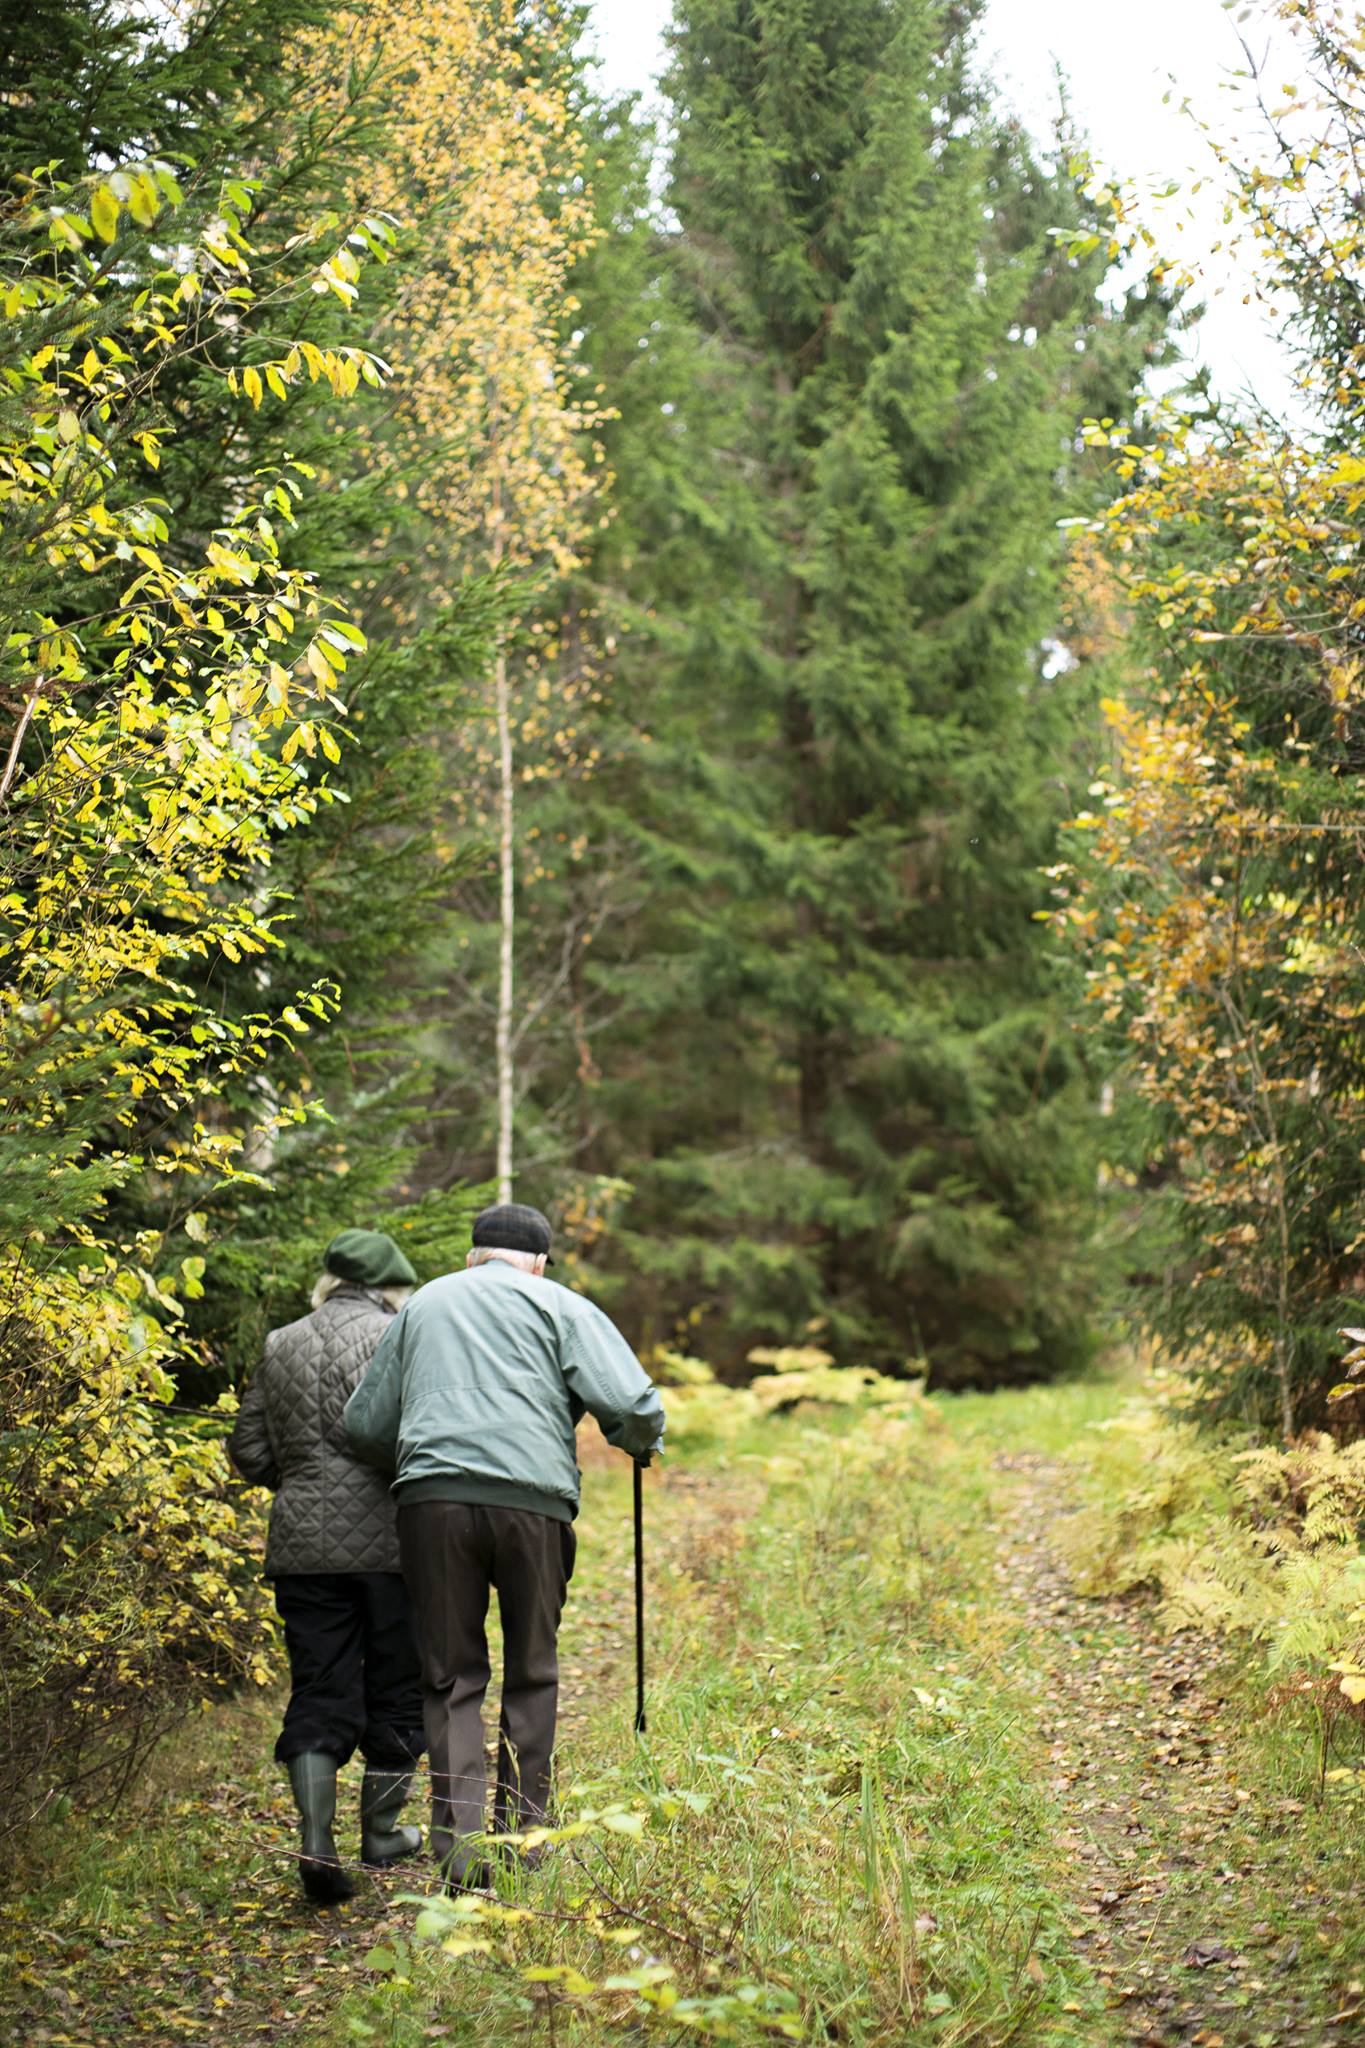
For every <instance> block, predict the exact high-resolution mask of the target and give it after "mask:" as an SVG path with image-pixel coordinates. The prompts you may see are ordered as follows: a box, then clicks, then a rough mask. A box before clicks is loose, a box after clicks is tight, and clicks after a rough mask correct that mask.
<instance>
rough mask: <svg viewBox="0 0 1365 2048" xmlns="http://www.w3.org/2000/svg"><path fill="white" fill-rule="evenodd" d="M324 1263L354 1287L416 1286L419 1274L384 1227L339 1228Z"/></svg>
mask: <svg viewBox="0 0 1365 2048" xmlns="http://www.w3.org/2000/svg"><path fill="white" fill-rule="evenodd" d="M322 1263H323V1265H324V1266H325V1267H326V1268H327V1271H328V1272H329V1273H335V1274H336V1276H337V1279H338V1280H349V1281H350V1282H351V1284H352V1286H353V1287H415V1286H416V1285H417V1275H416V1274H415V1273H414V1272H413V1270H412V1267H411V1265H410V1264H409V1263H408V1261H407V1259H406V1258H404V1256H403V1254H402V1252H400V1251H399V1249H398V1246H397V1245H396V1244H395V1243H394V1241H393V1239H392V1238H391V1237H389V1236H387V1235H386V1233H385V1232H384V1231H382V1230H339V1231H338V1232H337V1234H336V1236H335V1237H334V1238H333V1239H332V1242H331V1243H330V1244H329V1245H328V1247H327V1250H326V1253H325V1254H324V1257H323V1261H322Z"/></svg>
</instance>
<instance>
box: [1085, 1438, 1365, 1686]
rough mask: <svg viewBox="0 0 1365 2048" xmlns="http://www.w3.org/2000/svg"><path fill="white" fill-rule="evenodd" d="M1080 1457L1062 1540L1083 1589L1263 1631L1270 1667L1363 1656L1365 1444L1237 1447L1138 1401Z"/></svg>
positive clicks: (1180, 1618) (1309, 1666)
mask: <svg viewBox="0 0 1365 2048" xmlns="http://www.w3.org/2000/svg"><path fill="white" fill-rule="evenodd" d="M1077 1461H1078V1463H1079V1465H1080V1469H1081V1477H1082V1484H1083V1486H1084V1489H1085V1491H1086V1493H1087V1494H1088V1496H1089V1502H1088V1505H1087V1506H1086V1507H1085V1508H1083V1509H1082V1510H1081V1512H1080V1513H1078V1514H1077V1515H1075V1516H1073V1517H1071V1518H1070V1520H1069V1524H1068V1525H1066V1526H1065V1529H1064V1541H1065V1543H1066V1547H1067V1551H1068V1554H1069V1557H1070V1561H1071V1564H1072V1567H1073V1571H1074V1573H1075V1576H1076V1579H1077V1583H1078V1584H1079V1586H1080V1587H1081V1590H1082V1591H1085V1592H1092V1593H1115V1592H1120V1593H1122V1592H1128V1591H1131V1590H1133V1589H1135V1588H1137V1587H1139V1586H1147V1587H1149V1588H1151V1589H1152V1590H1153V1591H1155V1592H1156V1593H1157V1594H1158V1595H1159V1598H1160V1602H1161V1614H1162V1619H1163V1621H1164V1623H1165V1625H1166V1626H1167V1627H1169V1628H1171V1629H1179V1628H1199V1629H1207V1630H1211V1631H1214V1632H1217V1633H1220V1634H1240V1635H1243V1636H1246V1637H1248V1638H1250V1639H1252V1640H1254V1641H1260V1642H1268V1643H1269V1645H1270V1648H1269V1652H1268V1657H1267V1668H1268V1670H1269V1671H1271V1672H1282V1671H1286V1670H1300V1671H1302V1670H1307V1671H1310V1672H1313V1673H1315V1674H1317V1675H1319V1676H1321V1677H1323V1678H1329V1674H1331V1673H1333V1672H1334V1671H1336V1672H1340V1671H1343V1670H1348V1671H1349V1670H1355V1669H1356V1668H1357V1667H1358V1666H1359V1665H1360V1664H1361V1661H1362V1659H1363V1658H1365V1604H1362V1603H1363V1602H1365V1557H1363V1556H1362V1554H1361V1537H1362V1532H1363V1531H1365V1443H1356V1444H1350V1445H1345V1446H1343V1445H1340V1444H1337V1443H1335V1442H1334V1441H1333V1440H1332V1438H1331V1437H1328V1436H1323V1435H1310V1436H1305V1437H1303V1438H1301V1439H1299V1440H1298V1441H1297V1442H1295V1443H1293V1444H1291V1445H1290V1446H1289V1447H1288V1448H1287V1449H1285V1450H1276V1449H1274V1448H1272V1447H1269V1446H1261V1447H1259V1448H1257V1449H1254V1450H1238V1449H1237V1448H1236V1447H1235V1446H1234V1445H1232V1444H1230V1443H1227V1442H1226V1441H1219V1440H1218V1439H1217V1438H1212V1437H1210V1436H1209V1435H1208V1434H1207V1433H1206V1432H1203V1431H1199V1430H1196V1429H1194V1428H1193V1427H1192V1426H1191V1425H1190V1424H1188V1423H1185V1422H1181V1421H1178V1420H1177V1419H1175V1418H1174V1417H1173V1416H1171V1415H1170V1414H1169V1413H1168V1412H1167V1411H1166V1410H1165V1409H1163V1408H1162V1407H1161V1406H1160V1405H1159V1403H1157V1402H1156V1401H1152V1400H1147V1401H1141V1402H1137V1403H1133V1404H1130V1406H1129V1407H1128V1408H1127V1409H1125V1411H1124V1413H1123V1414H1122V1415H1121V1416H1120V1417H1119V1418H1117V1420H1116V1421H1114V1422H1112V1423H1109V1424H1104V1425H1101V1427H1100V1428H1099V1429H1098V1430H1096V1431H1094V1432H1092V1433H1091V1436H1090V1438H1089V1440H1088V1441H1087V1443H1086V1445H1085V1447H1084V1449H1083V1450H1081V1451H1080V1452H1078V1453H1077ZM1348 1697H1349V1695H1348Z"/></svg>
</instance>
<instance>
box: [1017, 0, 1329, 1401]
mask: <svg viewBox="0 0 1365 2048" xmlns="http://www.w3.org/2000/svg"><path fill="white" fill-rule="evenodd" d="M1277 11H1278V13H1279V14H1280V15H1281V17H1282V18H1283V19H1284V20H1285V21H1286V22H1287V23H1289V24H1290V26H1291V27H1292V29H1293V32H1294V35H1295V37H1296V39H1297V42H1298V45H1299V48H1300V50H1301V54H1302V61H1303V67H1304V69H1303V83H1302V84H1301V85H1300V86H1298V87H1296V88H1295V89H1294V91H1293V92H1291V93H1289V94H1288V95H1287V97H1285V98H1283V99H1282V97H1281V96H1280V95H1278V94H1277V95H1276V97H1275V99H1274V101H1273V102H1272V101H1268V100H1266V99H1264V98H1260V97H1259V95H1260V93H1261V90H1262V86H1261V81H1260V80H1259V79H1258V78H1256V77H1255V76H1254V75H1252V76H1251V77H1250V79H1249V81H1248V92H1249V93H1250V94H1251V95H1252V97H1253V101H1254V102H1255V101H1257V100H1258V103H1259V114H1260V116H1261V118H1262V119H1263V122H1264V128H1263V135H1262V139H1263V141H1264V144H1265V147H1264V152H1263V153H1259V152H1258V154H1257V155H1256V156H1255V157H1254V158H1253V159H1252V160H1250V161H1249V162H1246V163H1244V162H1241V161H1240V160H1234V159H1233V157H1232V156H1231V154H1230V153H1229V152H1228V151H1227V150H1226V149H1225V150H1223V151H1222V152H1221V154H1222V161H1223V167H1224V170H1225V173H1226V176H1227V180H1228V185H1229V192H1230V214H1231V217H1232V218H1233V219H1234V221H1235V222H1236V223H1237V226H1236V229H1235V232H1238V233H1240V234H1241V235H1242V236H1243V238H1244V239H1245V240H1246V241H1247V243H1248V244H1249V246H1250V248H1251V249H1252V251H1253V252H1254V254H1255V258H1256V261H1257V264H1258V266H1259V275H1260V277H1261V280H1262V283H1261V293H1262V296H1263V299H1264V301H1265V302H1266V303H1267V304H1269V303H1271V302H1273V301H1279V302H1280V303H1281V304H1282V305H1284V306H1286V307H1293V306H1297V308H1298V311H1297V313H1296V315H1295V316H1294V322H1293V327H1292V335H1293V338H1294V340H1295V344H1296V346H1297V348H1298V352H1299V360H1300V364H1301V380H1300V392H1301V396H1300V400H1299V404H1300V406H1301V408H1302V416H1301V418H1300V419H1299V420H1297V421H1295V422H1294V423H1292V426H1291V425H1287V424H1283V423H1280V422H1278V421H1276V420H1274V419H1272V418H1268V417H1259V416H1244V415H1238V414H1235V413H1233V414H1226V413H1224V412H1217V413H1215V414H1212V415H1210V414H1209V413H1208V412H1207V410H1205V409H1204V408H1203V407H1201V406H1196V407H1195V408H1194V409H1193V410H1189V409H1182V408H1181V407H1180V406H1179V405H1178V404H1175V403H1171V404H1168V405H1167V406H1165V407H1163V408H1160V409H1158V410H1157V411H1156V413H1155V414H1154V415H1153V416H1152V417H1151V418H1150V419H1149V420H1148V421H1147V422H1145V423H1144V428H1143V431H1142V432H1141V434H1140V435H1139V436H1138V437H1137V438H1136V439H1135V438H1134V437H1133V434H1132V432H1131V430H1128V429H1125V428H1123V427H1122V426H1120V425H1117V424H1116V423H1115V422H1114V421H1112V420H1100V421H1093V422H1091V425H1090V428H1089V434H1090V437H1091V439H1092V441H1093V442H1094V443H1095V444H1096V445H1097V446H1099V447H1103V448H1107V449H1109V450H1111V451H1112V453H1113V455H1114V457H1115V459H1116V462H1117V465H1118V471H1119V475H1120V478H1121V482H1122V486H1123V488H1122V490H1121V494H1120V495H1119V496H1118V497H1117V499H1116V501H1115V502H1114V504H1113V505H1112V506H1111V507H1110V508H1109V510H1108V512H1107V514H1106V516H1105V518H1104V519H1103V521H1102V522H1101V523H1100V525H1099V527H1098V528H1097V530H1096V534H1095V536H1094V537H1093V539H1092V540H1091V542H1090V543H1089V544H1088V546H1087V548H1086V550H1085V551H1084V553H1083V555H1082V561H1083V563H1091V564H1093V563H1094V562H1095V560H1096V550H1098V560H1099V563H1100V564H1101V565H1102V575H1101V579H1100V582H1099V584H1095V583H1093V581H1092V584H1091V587H1090V590H1089V599H1090V605H1089V609H1090V611H1091V614H1092V617H1100V616H1102V615H1103V613H1104V611H1105V607H1106V604H1109V605H1113V606H1116V607H1117V609H1118V611H1119V613H1120V614H1121V619H1122V626H1123V629H1124V638H1123V640H1122V641H1121V642H1120V644H1119V647H1118V651H1117V653H1116V654H1115V653H1112V652H1111V653H1110V654H1109V655H1108V657H1107V671H1106V672H1107V673H1108V675H1109V676H1110V677H1111V678H1113V677H1115V676H1117V677H1119V678H1120V686H1119V688H1118V689H1117V690H1115V692H1114V694H1113V696H1112V697H1111V698H1110V700H1109V702H1108V703H1107V705H1106V713H1107V718H1108V724H1109V730H1110V734H1111V744H1112V756H1111V762H1110V765H1109V767H1108V768H1107V769H1106V770H1105V771H1104V772H1103V773H1102V774H1101V776H1100V778H1099V779H1098V780H1097V781H1096V783H1095V784H1094V786H1093V788H1092V791H1091V796H1092V799H1093V800H1092V803H1091V805H1090V807H1089V808H1088V809H1086V810H1084V811H1082V812H1081V813H1080V814H1079V815H1078V816H1077V817H1076V819H1075V821H1074V825H1073V828H1072V833H1071V857H1070V860H1069V861H1068V862H1066V863H1064V864H1062V865H1060V866H1059V867H1057V868H1056V869H1055V870H1054V872H1053V883H1054V888H1055V895H1056V900H1057V908H1056V910H1055V913H1054V921H1055V923H1056V925H1057V927H1058V929H1059V930H1060V931H1062V932H1064V933H1065V934H1066V935H1067V936H1068V938H1069V939H1070V940H1071V941H1073V942H1074V943H1075V944H1076V945H1077V947H1078V948H1079V950H1080V954H1081V957H1082V959H1083V961H1084V963H1085V967H1086V975H1087V984H1088V987H1087V993H1088V996H1089V1001H1090V1004H1091V1005H1092V1006H1093V1012H1094V1014H1095V1016H1096V1018H1097V1020H1098V1021H1100V1022H1101V1023H1102V1024H1103V1025H1104V1026H1105V1027H1109V1028H1112V1029H1113V1030H1114V1031H1115V1033H1116V1034H1117V1037H1116V1041H1115V1043H1116V1044H1117V1045H1121V1047H1122V1056H1123V1060H1124V1072H1125V1075H1126V1078H1127V1082H1128V1084H1129V1085H1130V1086H1131V1088H1132V1089H1134V1090H1135V1091H1136V1093H1137V1095H1138V1097H1139V1098H1140V1099H1141V1101H1142V1103H1143V1104H1144V1105H1145V1106H1146V1109H1147V1110H1148V1112H1149V1113H1150V1123H1149V1125H1148V1129H1149V1132H1150V1140H1149V1144H1148V1147H1147V1152H1146V1157H1145V1159H1143V1160H1141V1161H1140V1162H1139V1169H1140V1171H1141V1172H1142V1173H1143V1174H1145V1175H1146V1176H1147V1177H1148V1179H1149V1181H1150V1182H1151V1184H1153V1185H1155V1186H1156V1187H1157V1188H1158V1189H1159V1191H1160V1196H1159V1199H1160V1201H1161V1203H1162V1205H1163V1207H1164V1210H1165V1213H1166V1216H1167V1219H1168V1223H1169V1227H1170V1233H1171V1235H1170V1238H1169V1240H1168V1248H1167V1250H1166V1253H1165V1256H1164V1270H1162V1271H1161V1272H1159V1273H1158V1274H1156V1275H1155V1276H1154V1278H1155V1283H1156V1284H1155V1288H1154V1293H1153V1296H1152V1300H1151V1309H1152V1313H1153V1314H1154V1315H1155V1317H1156V1319H1157V1321H1158V1323H1159V1325H1160V1326H1161V1327H1162V1328H1163V1329H1164V1330H1165V1331H1166V1332H1167V1334H1169V1335H1171V1336H1173V1337H1174V1338H1175V1339H1176V1340H1177V1341H1178V1342H1179V1343H1180V1345H1182V1346H1183V1347H1184V1349H1185V1350H1186V1352H1187V1354H1188V1355H1190V1356H1191V1357H1192V1359H1193V1361H1194V1370H1195V1374H1196V1379H1197V1381H1198V1384H1199V1386H1200V1387H1201V1389H1202V1392H1203V1395H1204V1397H1205V1399H1206V1401H1207V1402H1208V1403H1210V1404H1211V1405H1212V1406H1213V1407H1214V1408H1215V1409H1216V1410H1217V1411H1219V1412H1221V1413H1224V1414H1226V1415H1229V1416H1232V1417H1234V1418H1235V1419H1238V1420H1244V1421H1249V1422H1251V1423H1253V1424H1254V1425H1256V1426H1258V1427H1265V1428H1268V1429H1275V1430H1278V1431H1279V1432H1280V1433H1281V1434H1282V1435H1283V1436H1284V1437H1286V1438H1290V1437H1292V1436H1293V1435H1294V1434H1295V1432H1296V1431H1297V1430H1298V1429H1301V1428H1302V1427H1303V1426H1305V1425H1306V1424H1311V1423H1321V1422H1323V1421H1326V1420H1327V1419H1328V1418H1329V1416H1330V1417H1331V1419H1332V1420H1333V1421H1334V1423H1335V1424H1336V1425H1338V1426H1344V1427H1346V1429H1347V1430H1348V1431H1349V1430H1350V1429H1352V1428H1353V1427H1358V1423H1359V1410H1360V1407H1361V1403H1360V1400H1359V1397H1358V1396H1357V1395H1355V1394H1353V1393H1352V1391H1351V1388H1350V1386H1349V1385H1348V1384H1343V1386H1342V1396H1343V1398H1342V1399H1341V1400H1340V1401H1339V1402H1338V1403H1337V1404H1335V1406H1334V1403H1333V1398H1332V1390H1333V1388H1334V1386H1336V1385H1337V1384H1338V1383H1340V1382H1341V1371H1340V1367H1339V1360H1340V1358H1341V1355H1342V1349H1343V1343H1342V1338H1341V1335H1340V1330H1341V1326H1342V1325H1343V1324H1346V1323H1350V1322H1353V1321H1357V1322H1358V1321H1359V1320H1360V1316H1359V1313H1358V1310H1359V1304H1360V1302H1361V1300H1362V1298H1365V1086H1363V1085H1362V1084H1363V1083H1365V1068H1362V1056H1361V1048H1362V1041H1361V1034H1360V1028H1359V1026H1360V1018H1361V1015H1362V1005H1363V1004H1365V984H1363V983H1362V966H1361V963H1362V951H1361V940H1362V897H1361V890H1360V875H1361V857H1362V848H1363V843H1365V839H1363V835H1365V814H1363V813H1362V807H1361V800H1360V783H1359V777H1360V771H1361V767H1362V764H1363V763H1365V723H1363V719H1365V690H1363V688H1362V681H1363V679H1362V672H1361V661H1360V646H1359V643H1360V621H1361V619H1362V617H1365V569H1363V568H1362V559H1363V556H1365V530H1363V528H1362V507H1365V463H1363V462H1362V460H1361V457H1360V455H1359V453H1358V452H1357V443H1358V428H1359V420H1360V417H1361V414H1362V410H1365V358H1362V353H1361V347H1360V343H1359V340H1358V334H1357V328H1356V323H1355V320H1354V316H1353V314H1352V313H1351V310H1350V308H1351V306H1352V305H1353V304H1354V294H1355V290H1356V284H1355V280H1356V279H1357V278H1358V276H1359V274H1360V266H1361V261H1362V257H1363V256H1365V240H1363V239H1362V234H1363V231H1362V227H1361V220H1360V212H1359V206H1358V199H1357V184H1358V179H1357V171H1356V156H1355V149H1356V122H1357V121H1358V114H1359V108H1360V104H1361V97H1362V89H1363V88H1365V78H1363V77H1362V71H1361V60H1360V19H1359V17H1358V15H1357V14H1356V12H1355V10H1354V9H1352V8H1345V7H1337V6H1327V7H1322V6H1318V5H1316V4H1314V0H1291V4H1286V5H1284V6H1282V7H1281V8H1279V9H1278V10H1277ZM1114 203H1115V212H1116V221H1117V225H1116V247H1117V246H1120V244H1121V243H1122V242H1124V241H1125V240H1127V241H1129V242H1130V243H1131V242H1133V241H1136V242H1139V243H1141V242H1142V240H1143V235H1142V233H1140V232H1138V231H1137V230H1135V229H1134V228H1133V227H1132V225H1131V219H1130V216H1129V214H1128V212H1127V207H1126V202H1125V201H1123V200H1122V198H1121V197H1119V196H1118V195H1115V200H1114ZM1146 239H1147V241H1148V243H1150V236H1147V238H1146ZM1148 253H1149V254H1150V249H1149V251H1148ZM1186 281H1187V282H1194V281H1193V280H1186ZM1111 623H1112V622H1111ZM1103 658H1104V657H1102V659H1103Z"/></svg>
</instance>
